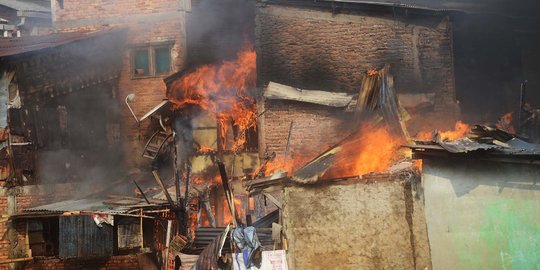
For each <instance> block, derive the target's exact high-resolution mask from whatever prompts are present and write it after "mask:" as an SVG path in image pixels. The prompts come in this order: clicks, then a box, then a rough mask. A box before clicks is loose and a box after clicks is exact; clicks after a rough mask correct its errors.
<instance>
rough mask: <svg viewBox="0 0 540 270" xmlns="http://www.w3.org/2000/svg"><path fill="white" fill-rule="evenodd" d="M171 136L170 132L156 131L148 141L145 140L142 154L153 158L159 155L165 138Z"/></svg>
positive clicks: (165, 140)
mask: <svg viewBox="0 0 540 270" xmlns="http://www.w3.org/2000/svg"><path fill="white" fill-rule="evenodd" d="M171 137H172V132H164V131H162V130H159V131H156V132H155V133H154V134H152V136H151V137H150V139H149V140H148V142H146V145H145V146H144V150H143V155H142V156H143V157H145V158H148V159H151V160H155V159H156V158H157V157H158V156H159V154H160V152H161V150H162V149H163V146H164V145H165V143H166V142H167V140H169V138H171Z"/></svg>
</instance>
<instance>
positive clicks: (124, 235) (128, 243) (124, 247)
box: [115, 216, 154, 255]
mask: <svg viewBox="0 0 540 270" xmlns="http://www.w3.org/2000/svg"><path fill="white" fill-rule="evenodd" d="M115 223H116V224H115V234H116V237H115V238H116V243H115V244H116V251H115V253H117V254H120V255H122V254H133V253H136V252H139V250H140V249H141V248H143V247H152V246H153V244H154V241H153V240H154V236H153V235H154V234H153V225H154V224H153V221H152V220H149V219H143V220H142V231H141V220H140V219H139V218H134V217H123V216H115ZM141 232H142V239H141ZM141 240H142V241H141Z"/></svg>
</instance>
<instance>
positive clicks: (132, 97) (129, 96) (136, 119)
mask: <svg viewBox="0 0 540 270" xmlns="http://www.w3.org/2000/svg"><path fill="white" fill-rule="evenodd" d="M133 100H135V94H133V93H131V94H129V95H127V96H126V99H125V100H124V101H125V102H126V105H127V107H128V109H129V111H130V112H131V115H133V118H135V122H137V125H140V121H139V118H137V116H136V115H135V113H134V112H133V109H131V106H129V102H128V101H133Z"/></svg>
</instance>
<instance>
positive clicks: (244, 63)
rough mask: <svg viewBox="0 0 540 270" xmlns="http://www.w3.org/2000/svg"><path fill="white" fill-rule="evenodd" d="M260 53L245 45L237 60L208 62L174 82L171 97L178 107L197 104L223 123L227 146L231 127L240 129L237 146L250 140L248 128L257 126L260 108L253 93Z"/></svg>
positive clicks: (222, 127)
mask: <svg viewBox="0 0 540 270" xmlns="http://www.w3.org/2000/svg"><path fill="white" fill-rule="evenodd" d="M256 58H257V56H256V53H255V51H254V50H253V48H251V46H245V48H244V49H243V50H241V51H240V52H239V53H238V54H237V57H236V59H234V60H230V61H224V62H222V63H221V64H219V65H205V66H202V67H199V68H197V69H196V70H195V71H193V72H191V73H189V74H186V75H184V76H183V77H181V78H179V79H178V80H176V81H174V82H173V84H172V85H171V89H170V93H169V100H170V101H171V102H173V103H174V104H175V106H174V107H175V109H180V108H182V109H189V108H190V107H191V106H197V107H199V108H201V109H202V110H205V111H206V112H208V113H209V114H210V115H213V116H214V117H215V118H216V120H217V121H218V122H219V127H220V130H219V134H220V139H221V140H222V141H221V143H222V145H223V143H224V138H225V135H226V133H227V131H228V129H229V127H230V126H233V127H235V128H237V130H238V131H239V132H238V134H237V137H236V138H235V145H234V146H233V149H236V148H238V147H240V146H242V145H244V143H245V142H246V133H245V130H246V129H249V128H251V127H254V126H255V118H256V113H255V112H256V107H255V102H254V99H253V95H252V93H251V91H252V90H254V89H255V81H256Z"/></svg>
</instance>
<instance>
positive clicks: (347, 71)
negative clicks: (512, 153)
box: [256, 4, 457, 152]
mask: <svg viewBox="0 0 540 270" xmlns="http://www.w3.org/2000/svg"><path fill="white" fill-rule="evenodd" d="M342 12H343V13H339V14H332V11H331V10H329V9H315V8H309V7H291V6H286V5H276V4H259V5H258V6H257V10H256V49H257V57H258V63H257V69H258V85H259V86H261V87H263V86H264V85H266V84H267V83H268V81H276V82H279V83H283V84H287V85H291V86H294V87H299V88H304V89H318V90H326V91H337V92H349V93H357V92H358V90H359V87H360V82H361V78H362V74H363V72H365V71H366V70H368V69H370V68H381V67H382V66H384V64H387V63H388V64H390V65H391V66H392V70H391V71H392V73H393V75H394V78H395V88H396V90H397V91H398V93H412V94H422V93H435V104H434V106H433V109H432V111H430V112H429V113H427V114H423V115H422V117H413V119H412V120H411V121H409V128H410V129H411V131H412V134H415V133H416V132H417V131H418V130H423V129H427V130H431V129H432V128H438V129H445V128H449V127H451V126H453V123H455V117H456V114H457V110H456V104H455V103H456V102H455V90H454V69H453V53H452V24H451V22H450V21H449V19H448V18H447V17H443V16H418V15H417V16H409V17H403V16H402V17H400V16H393V15H392V14H386V13H382V12H375V11H373V12H365V13H352V12H349V13H347V11H342ZM286 104H288V105H276V106H271V107H269V112H267V113H266V114H265V116H264V120H263V123H264V124H263V125H264V127H263V135H262V137H263V138H262V139H263V140H264V142H263V144H262V146H263V147H265V146H268V150H271V151H276V150H277V151H278V152H279V151H283V150H284V148H285V145H286V139H287V130H288V127H289V123H290V120H291V119H295V121H298V122H299V123H305V124H304V126H303V127H300V126H299V127H297V128H296V129H295V131H294V132H298V133H299V135H295V134H293V143H292V144H293V148H294V147H295V146H294V145H300V146H301V147H306V148H307V149H317V148H318V147H323V146H325V145H328V144H331V143H333V142H335V141H337V140H339V138H341V137H343V136H342V135H345V134H341V133H340V132H341V131H340V130H333V128H335V127H338V126H340V125H341V124H340V121H343V120H346V118H342V116H343V115H342V114H340V113H337V114H335V113H332V110H328V108H324V107H315V106H310V105H302V104H300V103H291V102H289V103H286ZM306 108H309V109H306ZM285 119H287V120H286V121H287V122H288V123H282V122H283V121H285ZM336 120H337V121H336ZM443 120H444V121H443ZM300 134H301V135H300ZM295 136H303V138H300V137H295Z"/></svg>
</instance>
